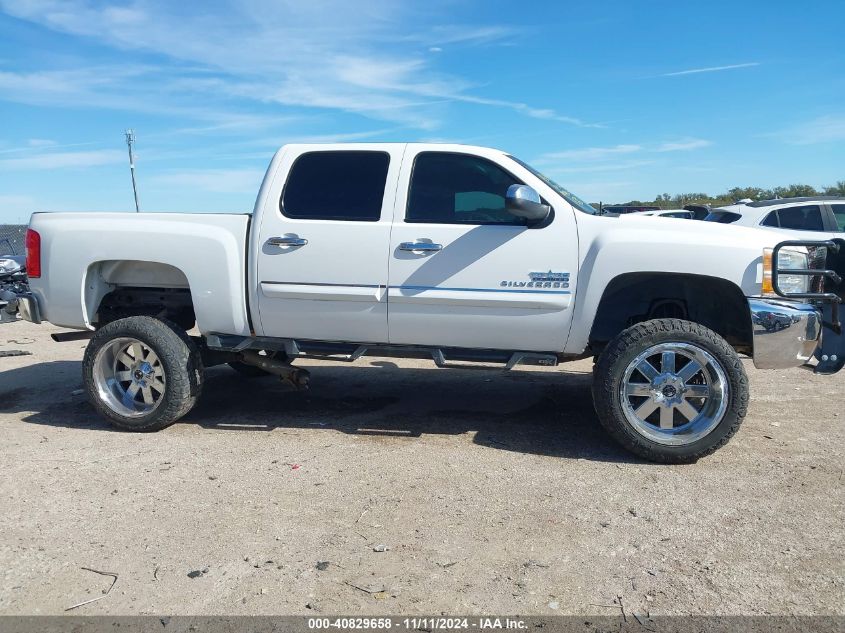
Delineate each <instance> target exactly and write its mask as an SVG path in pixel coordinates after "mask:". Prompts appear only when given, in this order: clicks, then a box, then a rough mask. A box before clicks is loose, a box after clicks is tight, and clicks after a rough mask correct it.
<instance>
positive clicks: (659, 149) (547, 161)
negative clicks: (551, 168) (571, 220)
mask: <svg viewBox="0 0 845 633" xmlns="http://www.w3.org/2000/svg"><path fill="white" fill-rule="evenodd" d="M710 145H712V143H711V142H710V141H707V140H705V139H701V138H692V137H687V138H682V139H678V140H675V141H665V142H663V143H658V144H656V145H650V144H633V143H628V144H621V145H613V146H610V147H585V148H581V149H568V150H563V151H560V152H549V153H547V154H543V155H542V156H540V157H538V158H537V159H536V160H535V161H534V162H535V163H537V164H538V165H555V166H560V169H563V168H566V170H567V171H604V170H610V169H619V167H618V165H625V164H627V165H628V166H632V167H633V166H640V165H645V164H649V163H652V162H654V161H652V160H647V161H643V160H639V161H628V162H627V163H625V162H620V160H619V159H620V158H621V157H623V156H628V155H632V154H636V155H638V156H641V157H647V156H648V155H649V154H655V153H656V154H662V153H666V152H688V151H692V150H695V149H701V148H703V147H709V146H710ZM584 163H586V165H583V164H584ZM579 165H582V166H579Z"/></svg>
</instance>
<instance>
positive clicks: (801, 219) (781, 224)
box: [705, 196, 845, 240]
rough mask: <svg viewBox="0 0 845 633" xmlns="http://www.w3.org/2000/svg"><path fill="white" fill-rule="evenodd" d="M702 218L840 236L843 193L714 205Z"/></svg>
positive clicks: (844, 222) (807, 235)
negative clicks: (716, 206) (708, 213)
mask: <svg viewBox="0 0 845 633" xmlns="http://www.w3.org/2000/svg"><path fill="white" fill-rule="evenodd" d="M705 219H706V221H708V222H718V223H721V224H735V225H736V226H753V227H759V228H763V229H774V230H777V231H781V232H783V233H790V234H792V235H794V236H795V237H798V238H803V239H822V240H823V239H828V238H830V237H842V233H843V232H845V197H840V196H812V197H804V198H782V199H780V200H763V201H760V202H747V203H739V204H732V205H729V206H725V207H719V208H717V209H713V211H712V212H711V213H710V215H708V216H707V218H705Z"/></svg>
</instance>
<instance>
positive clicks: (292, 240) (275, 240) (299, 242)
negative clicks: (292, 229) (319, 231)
mask: <svg viewBox="0 0 845 633" xmlns="http://www.w3.org/2000/svg"><path fill="white" fill-rule="evenodd" d="M267 243H268V244H269V245H270V246H305V245H306V244H307V243H308V240H306V239H305V238H304V237H297V236H296V235H284V236H282V237H271V238H269V239H268V240H267Z"/></svg>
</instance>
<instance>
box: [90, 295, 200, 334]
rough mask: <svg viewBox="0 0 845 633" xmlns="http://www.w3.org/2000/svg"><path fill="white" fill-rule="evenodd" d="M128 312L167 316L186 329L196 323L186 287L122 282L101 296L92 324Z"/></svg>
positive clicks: (100, 325) (128, 314) (121, 315)
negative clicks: (124, 284)
mask: <svg viewBox="0 0 845 633" xmlns="http://www.w3.org/2000/svg"><path fill="white" fill-rule="evenodd" d="M130 316H151V317H157V318H160V319H161V318H164V319H168V320H169V321H173V322H174V323H176V324H177V325H178V326H179V327H181V328H184V329H185V330H190V329H191V328H192V327H194V324H195V323H196V315H195V314H194V303H193V300H192V299H191V291H190V289H188V288H138V287H132V286H122V287H119V288H115V289H114V290H112V291H111V292H109V293H108V294H106V295H105V296H104V297H103V300H102V301H101V302H100V305H99V306H98V308H97V313H96V316H95V324H96V326H97V327H98V328H99V327H102V326H104V325H105V324H106V323H111V322H112V321H117V320H118V319H124V318H126V317H130Z"/></svg>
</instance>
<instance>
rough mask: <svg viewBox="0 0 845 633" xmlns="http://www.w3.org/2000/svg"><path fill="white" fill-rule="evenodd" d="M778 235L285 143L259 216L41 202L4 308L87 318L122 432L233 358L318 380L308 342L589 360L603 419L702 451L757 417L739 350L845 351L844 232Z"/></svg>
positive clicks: (638, 434)
mask: <svg viewBox="0 0 845 633" xmlns="http://www.w3.org/2000/svg"><path fill="white" fill-rule="evenodd" d="M778 239H779V238H778V236H777V235H776V234H773V233H771V232H767V231H763V230H759V229H740V228H737V227H732V226H720V225H719V224H715V223H712V224H711V223H700V222H690V221H685V220H673V219H668V220H667V219H665V218H636V219H631V218H628V217H625V216H622V217H607V216H599V215H597V214H596V213H595V211H594V209H593V208H592V207H591V206H589V205H588V204H586V203H584V202H583V201H581V200H580V199H579V198H577V197H576V196H574V195H572V194H571V193H569V192H568V191H566V190H565V189H563V188H562V187H560V186H559V185H557V184H556V183H554V182H553V181H552V180H550V179H549V178H547V177H545V176H543V175H542V174H540V173H539V172H537V171H536V170H535V169H533V168H532V167H530V166H529V165H527V164H526V163H524V162H522V161H520V160H518V159H517V158H514V157H513V156H511V155H509V154H507V153H504V152H502V151H498V150H493V149H487V148H481V147H470V146H464V145H441V144H415V143H407V144H406V143H397V144H336V145H287V146H285V147H283V148H282V149H280V150H279V151H278V152H277V153H276V155H275V157H274V158H273V160H272V162H271V164H270V167H269V169H268V170H267V174H266V176H265V178H264V182H263V184H262V185H261V190H260V192H259V194H258V199H257V201H256V203H255V209H254V211H253V213H252V215H251V216H250V215H248V214H243V215H234V214H232V215H222V214H155V213H141V214H127V213H61V214H59V213H56V214H49V213H36V214H34V215H33V216H32V220H31V223H30V228H29V232H28V235H27V247H28V248H27V274H28V279H29V284H30V286H31V294H21V295H19V296H18V297H17V299H16V300H14V301H11V302H10V303H9V304H8V306H7V308H6V309H7V311H8V310H9V309H11V307H14V308H16V309H17V310H19V311H20V313H21V315H22V316H23V318H27V319H29V320H32V321H35V322H40V321H41V320H46V321H50V322H51V323H54V324H57V325H61V326H66V327H68V328H73V329H77V330H84V331H85V332H84V333H82V334H80V333H72V334H71V335H69V336H68V337H66V338H71V337H75V338H81V337H83V336H85V337H88V338H90V339H91V340H90V343H89V344H88V348H87V351H86V353H85V359H84V362H83V374H84V382H85V386H86V389H87V392H88V395H89V397H90V399H91V402H92V403H93V404H94V406H95V407H96V408H97V409H98V410H99V411H100V412H101V413H102V414H103V415H104V416H106V417H107V418H108V419H109V420H111V421H112V422H113V423H114V424H116V425H117V426H120V427H122V428H125V429H133V430H139V431H147V430H154V429H160V428H162V427H164V426H166V425H168V424H170V423H172V422H174V421H175V420H177V419H179V418H180V417H181V416H183V415H184V414H185V413H187V412H188V411H189V410H190V409H191V407H192V406H193V404H194V402H195V401H196V399H197V397H198V396H199V395H200V390H201V387H202V383H203V371H204V368H205V367H208V366H211V365H216V364H223V363H229V364H231V365H232V366H233V367H235V368H236V369H238V370H240V371H241V372H243V373H253V374H255V373H271V374H276V375H278V376H281V377H283V378H284V379H287V380H289V381H290V382H291V383H293V384H295V385H298V386H303V385H304V384H305V383H306V382H307V377H308V376H307V372H305V371H304V370H302V369H299V368H296V367H293V366H292V365H291V363H292V362H294V361H295V360H296V359H297V358H301V357H319V358H325V359H335V360H339V361H352V360H355V359H357V358H359V357H361V356H362V355H364V354H376V355H381V356H385V355H390V356H405V357H421V356H423V357H430V358H432V360H433V361H434V362H435V363H436V364H437V365H438V366H445V367H449V366H453V365H456V364H457V366H463V365H465V364H466V363H468V362H474V361H478V362H484V363H488V364H490V363H501V365H502V366H504V367H505V368H506V369H512V368H514V367H515V366H518V365H531V364H534V365H546V366H549V365H556V364H557V363H558V362H561V361H566V360H573V359H580V358H587V357H594V358H596V366H595V380H594V388H593V397H594V401H595V408H596V411H597V413H598V418H599V420H600V421H601V423H602V424H603V425H604V427H605V428H606V429H607V431H608V432H609V433H610V434H611V435H612V436H613V437H614V438H615V439H616V440H618V441H619V442H620V443H621V444H623V445H624V446H625V447H627V448H628V449H630V450H631V451H633V452H635V453H637V454H639V455H641V456H644V457H646V458H648V459H652V460H656V461H662V462H688V461H693V460H695V459H697V458H699V457H701V456H703V455H706V454H708V453H710V452H712V451H714V450H716V449H717V448H718V447H719V446H721V445H723V444H724V443H725V442H726V441H727V440H728V439H729V438H730V437H731V436H732V435H733V433H734V432H736V430H737V428H738V427H739V424H740V422H741V421H742V419H743V417H744V416H745V413H746V409H747V407H748V381H747V378H746V374H745V372H744V370H743V365H742V363H741V361H740V358H739V354H745V355H748V356H751V357H753V359H754V364H755V365H756V366H757V367H760V368H786V367H793V366H795V367H797V366H802V365H806V366H808V367H811V368H812V369H814V370H815V371H816V372H818V373H833V372H835V371H838V370H839V369H841V368H842V366H843V363H845V344H843V338H845V337H843V336H842V333H841V325H840V323H839V318H838V304H839V302H840V301H841V300H842V298H843V283H842V277H843V276H845V248H842V247H843V246H845V242H842V241H841V240H839V241H826V242H806V243H795V242H793V243H787V244H781V245H778V244H777V242H778ZM193 328H196V330H194V331H198V335H194V336H189V334H188V331H189V330H192V329H193ZM60 338H61V337H60ZM468 397H470V398H471V397H472V394H468Z"/></svg>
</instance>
